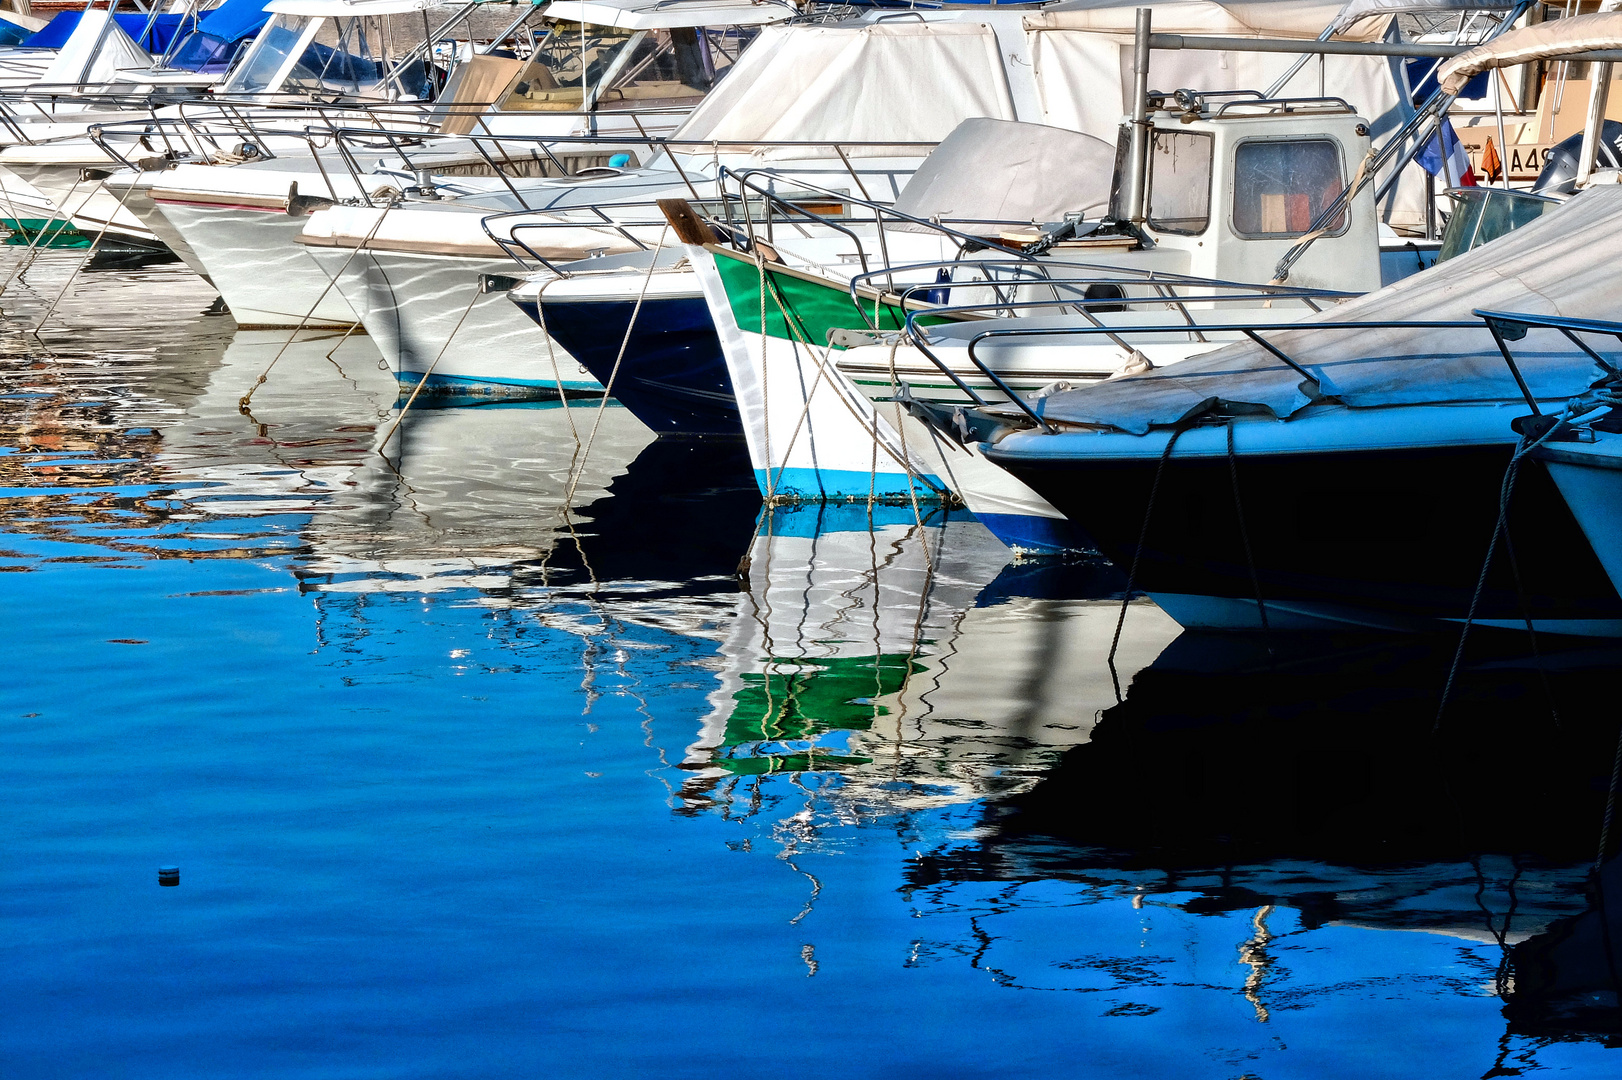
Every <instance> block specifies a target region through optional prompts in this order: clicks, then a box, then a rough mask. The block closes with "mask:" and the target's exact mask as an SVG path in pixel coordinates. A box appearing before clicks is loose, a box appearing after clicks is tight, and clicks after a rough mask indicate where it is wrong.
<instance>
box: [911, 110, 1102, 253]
mask: <svg viewBox="0 0 1622 1080" xmlns="http://www.w3.org/2000/svg"><path fill="white" fill-rule="evenodd" d="M1114 167H1115V147H1114V146H1113V145H1111V144H1110V143H1107V142H1105V141H1104V140H1102V139H1095V138H1093V137H1092V136H1091V135H1083V134H1081V133H1080V132H1077V131H1066V130H1065V129H1064V128H1056V127H1047V126H1045V125H1043V124H1018V123H1012V122H1010V121H1007V120H991V119H988V118H986V117H975V118H973V119H970V120H965V121H963V123H961V124H959V125H958V126H957V127H956V128H954V129H953V130H952V133H951V134H950V135H948V136H946V138H945V139H942V140H941V144H940V145H939V146H937V147H936V148H935V149H934V151H932V152H931V153H930V155H929V157H927V158H925V159H924V163H923V164H922V165H920V166H919V167H918V171H917V172H915V173H913V174H912V177H911V179H909V180H908V181H907V186H906V187H904V188H902V189H901V194H900V195H898V196H897V197H896V200H895V203H894V208H895V209H896V210H898V211H900V212H901V213H903V214H910V215H912V216H913V217H917V218H925V219H928V218H932V217H941V218H959V219H964V218H967V219H979V220H984V221H1041V222H1046V221H1060V220H1063V218H1064V215H1065V213H1066V212H1067V211H1083V210H1096V209H1097V208H1098V207H1101V206H1103V205H1105V204H1107V203H1108V202H1109V194H1110V177H1111V175H1112V173H1113V170H1114ZM1094 216H1097V215H1096V214H1095V215H1094ZM900 227H901V228H903V229H921V228H922V226H916V225H902V226H900ZM958 228H959V230H960V231H962V232H968V233H973V234H975V235H982V234H984V235H990V234H992V233H995V232H996V231H997V229H996V227H995V226H992V227H989V228H985V229H976V228H975V227H974V226H972V225H963V226H958Z"/></svg>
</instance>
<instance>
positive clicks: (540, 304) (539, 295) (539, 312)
mask: <svg viewBox="0 0 1622 1080" xmlns="http://www.w3.org/2000/svg"><path fill="white" fill-rule="evenodd" d="M562 280H563V279H562V278H561V277H550V278H547V279H546V280H545V281H544V282H542V283H541V287H540V289H539V290H537V291H536V293H535V321H536V322H537V323H539V324H540V327H541V336H542V337H543V338H545V339H546V358H547V360H548V361H550V362H551V364H552V382H553V383H554V384H555V385H556V386H557V388H558V401H560V402H562V404H563V418H564V419H565V420H567V421H568V422H569V434H570V435H573V436H574V445H575V449H577V450H578V449H579V448H580V430H579V429H578V428H576V427H575V426H574V413H573V412H571V411H570V410H569V395H568V393H566V392H565V391H564V389H563V372H562V371H561V370H559V368H558V353H557V347H556V346H555V345H554V344H553V342H552V333H551V331H549V330H547V328H546V290H547V289H549V288H551V287H552V286H553V285H555V284H557V283H558V282H560V281H562Z"/></svg>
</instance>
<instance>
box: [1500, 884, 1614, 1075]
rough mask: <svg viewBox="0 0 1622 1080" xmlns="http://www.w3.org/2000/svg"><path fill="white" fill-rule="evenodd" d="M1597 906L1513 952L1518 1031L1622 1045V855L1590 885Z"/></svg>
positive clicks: (1512, 1023)
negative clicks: (1592, 1037)
mask: <svg viewBox="0 0 1622 1080" xmlns="http://www.w3.org/2000/svg"><path fill="white" fill-rule="evenodd" d="M1588 902H1589V909H1588V910H1587V911H1585V912H1583V913H1582V914H1581V915H1577V916H1575V917H1573V918H1569V919H1559V920H1557V921H1556V922H1554V923H1553V924H1551V925H1550V926H1549V928H1548V929H1547V930H1545V931H1544V932H1543V933H1541V934H1538V935H1536V936H1534V937H1531V938H1528V939H1527V940H1525V941H1523V942H1521V943H1519V944H1518V945H1516V946H1515V947H1514V948H1513V949H1511V950H1510V953H1509V963H1508V971H1509V974H1510V978H1509V979H1507V980H1506V986H1505V1005H1504V1016H1505V1017H1507V1018H1508V1020H1509V1030H1510V1031H1511V1032H1513V1033H1515V1034H1520V1035H1533V1036H1543V1037H1549V1038H1572V1037H1586V1036H1596V1035H1597V1036H1602V1037H1603V1038H1604V1039H1605V1041H1606V1045H1608V1046H1612V1047H1622V998H1619V995H1622V858H1619V857H1613V858H1611V859H1610V860H1608V861H1607V862H1606V863H1605V864H1604V866H1602V867H1601V868H1600V870H1599V872H1598V873H1596V874H1595V875H1594V876H1593V878H1592V879H1591V880H1590V882H1589V885H1588Z"/></svg>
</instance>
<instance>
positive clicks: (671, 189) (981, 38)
mask: <svg viewBox="0 0 1622 1080" xmlns="http://www.w3.org/2000/svg"><path fill="white" fill-rule="evenodd" d="M1168 10H1169V11H1170V12H1172V13H1173V14H1174V15H1176V16H1181V17H1182V18H1184V19H1185V20H1186V23H1175V22H1173V23H1171V24H1170V25H1173V26H1179V25H1184V26H1192V27H1195V28H1199V27H1205V28H1209V27H1213V26H1215V27H1218V28H1221V29H1225V30H1232V31H1236V32H1240V33H1245V34H1255V33H1256V32H1257V30H1256V24H1258V23H1275V24H1277V25H1280V26H1284V27H1287V28H1288V29H1289V30H1290V31H1293V32H1295V33H1315V32H1317V31H1318V30H1319V29H1321V28H1322V26H1323V25H1324V24H1325V23H1327V22H1328V21H1329V19H1330V17H1331V15H1332V12H1331V11H1330V10H1329V9H1328V8H1327V7H1324V8H1318V7H1308V8H1302V7H1300V6H1299V5H1293V6H1288V7H1286V6H1284V5H1280V4H1267V5H1262V6H1260V7H1259V8H1247V9H1246V12H1245V17H1246V18H1247V19H1249V20H1250V21H1249V22H1248V23H1247V22H1244V21H1241V20H1240V19H1239V18H1238V17H1237V16H1235V15H1234V14H1233V13H1231V12H1229V11H1228V10H1227V9H1224V8H1222V7H1221V6H1219V5H1217V4H1211V3H1203V2H1202V3H1196V4H1174V5H1170V6H1169V8H1168ZM1130 18H1131V13H1130V9H1129V8H1126V7H1124V6H1123V7H1107V8H1086V9H1073V10H1058V11H1054V12H1041V13H1032V12H1021V11H1017V10H1007V11H1001V10H997V9H987V8H978V9H973V10H967V9H957V10H941V11H919V12H917V13H915V14H909V16H908V17H907V18H906V19H903V20H898V19H895V18H893V17H892V16H886V15H884V14H881V13H872V14H869V15H866V16H863V17H861V18H860V19H855V20H852V21H850V22H846V23H838V24H833V25H790V26H784V27H778V28H771V29H768V30H766V31H763V32H762V34H761V36H760V39H759V41H758V42H757V44H756V45H754V46H753V47H752V48H751V50H750V51H749V52H748V53H746V54H745V56H744V58H743V59H742V60H741V61H740V62H739V63H738V65H737V66H736V69H735V70H734V71H733V73H732V74H731V75H729V76H728V79H727V82H726V83H725V84H723V86H722V88H721V89H720V90H719V91H717V92H716V93H715V94H713V95H712V96H711V97H710V98H709V99H708V100H707V101H706V102H705V104H704V105H702V106H700V107H699V108H698V109H697V110H695V112H694V114H693V116H692V117H691V118H690V119H689V120H688V121H687V122H686V124H684V125H683V127H682V128H681V129H680V130H678V131H677V132H676V133H675V134H674V135H673V136H672V138H671V141H670V142H669V143H667V144H666V149H667V154H668V157H664V158H660V159H659V160H657V161H656V162H654V163H653V169H652V170H650V171H648V172H645V173H643V174H642V175H641V177H640V178H641V179H642V180H643V181H644V182H649V181H653V180H656V179H662V180H663V182H664V183H665V184H666V185H667V189H666V191H665V192H663V193H659V192H653V191H649V190H648V189H647V188H645V187H644V188H642V189H640V190H636V189H631V188H627V187H626V186H624V184H625V178H623V177H622V178H617V179H614V180H609V181H605V182H604V183H603V184H602V185H601V186H600V187H596V186H594V187H593V189H592V194H591V196H590V198H591V199H592V200H594V201H595V202H596V203H597V205H598V207H599V209H601V210H602V213H603V214H605V215H608V216H610V217H613V216H616V215H621V214H623V215H627V216H629V217H631V218H645V217H646V215H647V207H646V206H626V207H624V208H622V209H616V208H615V207H614V206H613V205H612V204H614V203H628V202H630V201H631V200H632V199H642V200H645V199H648V198H650V197H653V196H654V195H671V196H680V197H687V198H691V197H694V196H697V197H699V198H700V199H708V198H713V197H715V196H716V194H717V191H718V189H717V187H716V186H715V181H716V179H717V177H718V176H719V174H720V171H721V169H722V168H723V167H725V168H731V169H734V170H737V169H742V168H751V167H759V166H761V165H770V166H771V167H772V168H774V169H775V170H777V171H778V173H779V175H780V177H781V179H780V180H779V183H780V184H783V185H785V186H786V185H792V184H794V183H796V182H804V183H805V184H806V185H807V186H808V188H810V189H811V190H817V189H820V190H821V191H836V192H837V191H841V190H842V191H844V192H845V193H847V194H854V195H859V194H861V193H863V192H865V193H867V194H868V195H871V196H873V197H875V198H880V199H888V198H892V197H894V195H895V194H896V193H898V192H899V190H900V188H901V187H902V186H903V185H904V183H905V181H906V178H907V177H908V176H909V175H910V174H911V172H912V171H913V170H914V169H916V168H917V166H918V164H919V162H920V161H921V160H922V159H923V157H924V155H925V152H926V151H927V150H928V149H929V148H930V147H932V146H933V145H934V144H935V143H936V142H938V141H939V140H940V139H942V138H943V137H945V136H946V135H947V134H949V133H950V132H951V131H952V129H953V128H955V127H956V126H957V125H958V124H959V123H961V122H962V121H963V120H965V119H967V118H969V117H974V116H983V117H990V118H993V119H1002V120H1026V121H1032V122H1045V123H1048V124H1053V125H1057V126H1063V127H1067V128H1070V129H1072V130H1082V131H1093V132H1099V133H1108V134H1110V135H1113V133H1114V131H1115V126H1116V122H1117V121H1118V120H1119V117H1120V113H1121V111H1122V107H1121V100H1122V99H1121V93H1120V86H1119V80H1118V79H1117V78H1116V77H1115V75H1114V72H1115V70H1116V67H1115V65H1116V62H1117V60H1118V57H1119V50H1120V48H1121V37H1120V34H1119V29H1120V27H1121V26H1122V25H1125V24H1127V23H1129V22H1130ZM1335 59H1336V60H1337V63H1335V64H1331V65H1330V66H1329V68H1328V72H1329V73H1328V75H1327V76H1326V78H1327V79H1328V80H1329V85H1330V86H1331V87H1334V88H1338V87H1340V86H1342V85H1345V86H1347V87H1349V88H1351V89H1352V90H1353V91H1355V93H1356V96H1357V97H1359V98H1360V99H1364V100H1368V101H1370V102H1371V103H1372V104H1373V105H1374V111H1375V112H1376V113H1377V114H1383V113H1384V112H1386V111H1391V110H1396V109H1397V102H1398V96H1397V92H1396V90H1395V88H1394V86H1393V84H1392V82H1391V79H1390V76H1389V72H1388V71H1387V70H1386V69H1385V67H1384V66H1383V65H1380V64H1372V63H1369V62H1368V58H1355V57H1354V58H1335ZM1342 60H1344V61H1345V62H1338V61H1342ZM1287 66H1288V62H1287V59H1286V58H1282V57H1279V56H1277V55H1269V56H1266V57H1263V58H1261V59H1259V60H1255V61H1252V60H1250V59H1246V58H1245V54H1234V58H1233V59H1232V63H1230V64H1229V65H1228V68H1227V69H1223V68H1222V67H1221V65H1219V64H1218V63H1217V62H1216V61H1215V59H1214V57H1200V58H1198V59H1195V58H1192V54H1190V56H1188V57H1183V56H1179V58H1178V59H1177V60H1176V61H1174V62H1173V65H1172V68H1171V69H1170V70H1168V71H1167V73H1166V74H1167V76H1168V77H1174V78H1188V77H1191V76H1193V75H1194V74H1195V73H1196V72H1199V73H1204V74H1209V76H1210V78H1211V80H1212V84H1213V85H1217V86H1227V85H1230V83H1232V82H1233V80H1235V79H1243V78H1246V77H1257V78H1259V79H1261V80H1262V81H1263V82H1264V83H1265V81H1267V80H1269V79H1271V78H1273V77H1275V76H1277V75H1279V74H1281V73H1283V70H1284V69H1285V68H1286V67H1287ZM903 72H904V73H905V75H904V77H902V76H900V74H899V73H903ZM1105 72H1109V73H1110V74H1109V75H1108V77H1105V74H1104V73H1105ZM836 145H838V146H840V147H841V148H840V149H838V150H836V149H835V146H836ZM678 166H679V168H678ZM525 191H526V193H525V198H526V199H528V198H529V194H528V191H529V189H525ZM572 198H574V199H576V200H577V202H576V204H578V203H581V202H585V201H587V197H585V196H584V195H583V194H582V195H581V196H574V197H572ZM480 201H483V200H480ZM823 201H826V199H825V198H824V200H823ZM344 213H345V212H344V211H338V210H334V211H331V212H329V215H330V218H331V219H332V221H333V222H336V219H337V218H338V217H339V215H341V214H344ZM379 216H381V215H380V214H372V215H367V214H356V215H354V217H353V218H352V220H351V221H350V222H349V223H346V224H343V225H341V226H336V225H334V224H330V223H329V222H328V221H317V220H315V219H314V218H312V221H311V224H310V227H309V229H308V230H307V232H306V237H307V239H308V240H309V241H310V242H311V243H312V251H315V250H316V248H317V246H319V247H347V248H350V249H351V251H349V252H344V253H343V254H342V255H341V256H340V255H339V254H337V253H336V252H333V253H327V254H325V255H322V254H319V253H318V254H317V257H318V258H320V259H321V261H322V262H323V263H324V264H325V265H326V266H327V267H328V268H329V270H331V268H332V267H333V266H334V265H335V264H337V263H338V262H340V261H346V262H348V264H349V271H348V273H346V275H345V278H344V280H341V281H340V282H339V285H340V287H341V288H344V289H346V290H348V292H350V293H353V294H354V296H352V297H351V298H350V299H351V306H355V307H357V314H358V315H359V316H360V318H361V321H362V323H363V324H365V325H367V326H368V327H370V326H372V325H381V326H385V327H398V328H399V329H398V330H392V331H389V330H386V331H385V335H384V340H388V338H391V337H398V338H399V339H401V340H403V341H408V342H412V343H423V345H418V346H417V350H418V351H416V352H414V353H412V354H407V355H401V356H398V357H396V356H394V355H390V354H389V353H388V352H387V349H385V356H386V358H387V359H388V360H389V361H390V363H391V364H396V365H398V367H397V370H399V371H400V372H401V373H402V377H408V376H409V375H411V374H416V375H417V376H419V377H420V376H421V375H422V374H424V373H425V372H426V371H427V368H428V366H429V365H430V364H434V363H435V361H436V360H437V365H436V366H435V367H434V374H435V375H436V376H441V375H443V376H445V377H447V378H454V379H461V380H473V379H476V378H483V379H490V380H491V381H493V382H497V383H499V382H500V381H501V379H502V375H501V373H500V371H499V370H492V369H493V368H495V366H496V365H497V364H498V363H499V362H500V361H499V358H498V357H497V356H495V354H494V352H495V347H497V346H499V347H502V348H507V349H509V350H510V349H511V343H512V341H514V340H517V336H519V335H524V334H528V335H529V336H528V340H529V341H530V342H531V344H530V346H529V347H528V348H527V349H525V350H522V352H520V353H516V354H514V353H512V352H511V351H509V353H508V355H510V356H512V357H513V361H512V362H514V363H515V364H518V365H529V366H533V364H534V358H535V357H537V356H540V355H542V354H544V353H546V351H547V349H548V346H547V343H546V341H545V339H544V338H541V337H538V336H536V335H535V332H534V330H533V329H531V328H526V327H525V326H524V325H523V323H522V321H521V320H515V319H514V318H513V313H510V312H504V311H501V310H500V309H499V308H498V307H497V305H496V304H495V302H494V301H487V300H473V299H472V298H473V296H474V293H475V290H476V289H477V288H478V287H479V283H480V281H481V278H484V277H487V276H489V275H493V274H494V275H510V274H511V273H513V271H514V269H515V265H516V264H515V263H514V262H513V261H512V259H511V258H502V257H499V256H496V255H495V250H494V245H493V244H492V242H491V239H490V237H489V236H488V235H481V234H482V233H483V232H484V229H483V227H482V226H481V225H480V224H479V223H478V222H477V221H476V220H475V219H474V218H473V217H472V215H468V214H465V213H457V212H456V208H455V207H453V206H451V205H449V204H448V203H445V204H441V205H440V206H438V207H430V206H425V205H422V204H421V203H407V204H406V205H405V206H402V207H397V208H394V209H391V210H390V211H389V212H388V216H389V217H390V218H392V219H393V224H390V225H388V226H385V227H386V228H389V229H397V230H399V231H400V233H401V234H403V235H405V236H408V237H409V238H410V239H411V241H412V242H413V243H416V244H421V245H422V246H421V247H419V248H416V249H414V250H411V251H405V252H402V251H399V250H391V249H387V248H386V249H385V250H384V251H382V252H381V253H380V254H379V255H378V256H377V257H376V258H375V259H372V260H369V259H367V258H366V257H365V256H355V257H353V258H351V255H352V253H353V251H354V250H355V249H358V248H360V247H362V246H366V247H368V248H370V247H372V246H373V244H372V243H371V242H370V241H368V239H367V237H368V234H369V232H370V230H371V225H372V224H374V223H375V221H376V220H377V218H378V217H379ZM492 224H493V225H494V223H492ZM558 224H559V221H558V218H557V217H556V216H555V215H552V214H549V213H548V212H546V210H545V208H544V206H543V207H542V208H541V209H540V210H538V211H537V212H536V213H535V214H533V215H528V216H520V217H519V218H518V219H517V220H516V222H515V221H513V220H508V219H503V220H502V221H501V223H500V225H499V228H500V229H501V230H503V231H504V233H506V234H507V235H513V233H512V231H513V230H514V229H521V230H528V231H527V232H526V234H525V236H523V237H522V238H521V239H523V240H525V241H526V242H528V243H532V244H534V245H544V246H545V250H544V252H541V251H539V250H537V251H536V252H533V253H526V252H524V250H523V248H522V247H521V246H520V245H518V244H511V245H508V246H509V247H510V248H511V254H512V255H514V256H516V257H517V258H519V259H527V260H528V262H529V264H530V265H531V266H535V265H539V264H540V262H541V259H538V258H533V257H531V256H532V255H536V254H540V255H543V256H544V259H545V261H546V262H548V263H552V262H555V261H561V260H563V259H566V258H571V257H572V258H582V257H585V256H588V255H590V254H592V253H594V252H600V251H604V250H606V251H608V252H609V253H614V252H616V251H625V250H628V249H630V248H633V247H646V248H651V247H654V246H657V244H658V238H659V236H660V235H661V234H662V232H663V230H662V228H661V227H660V226H658V225H656V224H655V225H652V226H650V227H645V228H641V229H638V230H632V229H630V228H629V227H627V229H626V230H625V231H626V232H627V233H629V234H630V235H629V236H624V235H622V236H620V237H612V236H610V237H607V238H604V237H603V236H602V235H600V234H599V235H596V236H594V237H592V238H591V239H590V240H588V241H587V243H584V244H581V245H579V246H576V247H574V248H573V249H572V250H570V249H569V248H568V246H567V245H566V244H564V243H562V242H559V241H560V240H561V238H559V237H557V236H556V235H555V233H553V232H551V231H550V229H549V227H551V226H556V225H558ZM503 239H505V236H503ZM481 250H482V251H484V252H485V253H486V254H484V255H482V256H480V255H476V254H475V252H478V251H481ZM430 261H432V262H433V263H434V265H433V266H432V268H431V270H429V269H427V268H425V265H424V264H426V263H428V262H430ZM373 264H375V265H376V266H377V267H378V268H377V269H376V270H375V271H372V270H369V269H367V268H368V266H370V265H373ZM408 264H410V269H408V268H407V267H408ZM458 267H459V269H455V268H458ZM456 274H460V277H461V284H460V288H454V287H452V278H453V277H454V275H456ZM400 279H405V280H409V281H416V280H422V281H424V282H431V286H430V287H428V288H425V289H422V290H418V291H415V292H413V291H408V290H407V289H404V288H401V287H399V286H398V285H396V284H395V282H396V281H398V280H400ZM356 297H359V299H356ZM470 300H472V302H473V304H474V308H473V309H472V310H473V312H474V315H473V316H470V317H469V319H468V320H467V322H471V323H474V324H475V325H476V327H484V328H489V329H490V332H491V333H492V337H491V339H489V340H488V341H487V340H486V339H484V338H481V337H480V336H478V331H477V329H476V330H475V331H474V332H473V333H471V334H470V333H469V332H468V331H467V330H466V329H465V328H464V329H463V330H462V331H460V332H459V333H458V335H457V339H456V340H455V341H453V342H450V343H449V345H448V347H447V341H448V340H449V339H448V334H447V333H446V331H447V329H448V328H449V327H450V326H452V325H454V324H455V323H456V321H457V320H458V319H459V318H460V315H461V312H462V311H463V310H464V309H466V308H467V305H468V303H469V302H470ZM419 322H420V324H421V326H420V328H418V329H413V328H412V324H415V323H419ZM464 327H465V324H464ZM554 344H555V343H554ZM424 346H426V348H425V349H424ZM487 346H489V347H487ZM553 351H554V352H555V351H556V350H555V348H554V349H553ZM463 364H467V365H471V366H470V367H466V368H461V367H459V365H463ZM516 378H520V377H515V381H516Z"/></svg>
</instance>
